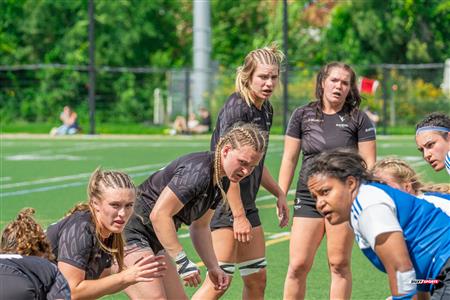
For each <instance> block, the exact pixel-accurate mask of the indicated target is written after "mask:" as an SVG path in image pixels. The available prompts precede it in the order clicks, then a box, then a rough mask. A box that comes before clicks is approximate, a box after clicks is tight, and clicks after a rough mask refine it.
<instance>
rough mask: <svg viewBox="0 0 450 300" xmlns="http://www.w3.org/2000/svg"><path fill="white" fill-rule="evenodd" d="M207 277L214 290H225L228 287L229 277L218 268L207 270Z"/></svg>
mask: <svg viewBox="0 0 450 300" xmlns="http://www.w3.org/2000/svg"><path fill="white" fill-rule="evenodd" d="M208 276H209V279H211V282H212V283H213V284H214V289H216V290H226V289H227V288H228V286H229V285H230V277H229V276H228V275H227V273H225V272H224V271H223V270H222V269H221V268H220V267H219V266H217V267H215V268H212V269H208Z"/></svg>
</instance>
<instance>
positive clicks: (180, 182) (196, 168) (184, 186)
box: [167, 162, 210, 205]
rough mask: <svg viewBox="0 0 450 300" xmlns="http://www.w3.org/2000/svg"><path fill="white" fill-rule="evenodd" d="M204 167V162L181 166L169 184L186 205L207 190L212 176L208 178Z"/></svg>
mask: <svg viewBox="0 0 450 300" xmlns="http://www.w3.org/2000/svg"><path fill="white" fill-rule="evenodd" d="M203 168H204V166H203V164H196V163H195V162H191V163H188V164H186V165H184V166H180V167H178V169H177V171H176V172H175V174H174V176H173V177H172V179H171V180H170V182H169V184H168V185H167V186H168V187H169V188H170V189H171V190H172V192H174V193H175V195H177V197H178V199H180V201H181V203H183V204H184V205H186V204H187V203H188V202H189V201H191V200H193V199H195V198H196V197H197V196H198V195H200V193H201V192H202V191H205V190H206V186H207V185H208V183H209V180H210V178H206V176H205V172H204V170H203Z"/></svg>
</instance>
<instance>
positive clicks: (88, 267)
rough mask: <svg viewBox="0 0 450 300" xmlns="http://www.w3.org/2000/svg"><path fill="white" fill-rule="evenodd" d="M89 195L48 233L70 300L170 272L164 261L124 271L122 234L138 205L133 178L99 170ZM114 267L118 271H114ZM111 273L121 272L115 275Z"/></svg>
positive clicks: (143, 262) (142, 263) (137, 264)
mask: <svg viewBox="0 0 450 300" xmlns="http://www.w3.org/2000/svg"><path fill="white" fill-rule="evenodd" d="M87 193H88V199H89V202H88V203H87V204H78V205H77V206H75V207H74V208H73V209H72V210H71V211H70V212H69V213H68V215H66V217H64V218H63V219H62V220H60V221H58V222H56V223H54V224H51V225H50V226H49V228H48V229H47V236H48V238H49V240H50V243H51V245H52V251H53V254H54V255H55V256H56V260H57V262H58V268H59V270H60V271H61V273H62V274H63V275H64V276H65V277H66V279H67V281H68V282H69V286H70V290H71V293H72V298H73V299H94V298H100V297H102V296H104V295H108V294H113V293H117V292H119V291H121V290H123V289H125V288H126V287H128V286H130V285H133V284H135V283H137V282H142V281H145V282H148V281H152V280H154V278H156V277H160V276H162V273H161V272H162V271H164V270H165V268H166V267H165V266H164V262H162V257H155V256H149V257H146V258H142V257H141V259H140V260H139V261H136V262H135V263H134V264H132V265H129V266H127V267H125V266H124V241H123V239H122V232H123V230H124V228H125V224H126V223H127V222H128V220H129V218H130V216H131V215H132V213H133V206H134V203H135V200H136V188H135V186H134V184H133V182H132V181H131V178H130V177H129V176H128V175H127V174H125V173H122V172H119V171H103V170H101V169H97V170H95V171H94V172H93V173H92V175H91V178H90V180H89V183H88V189H87ZM113 262H114V264H115V265H117V268H111V267H112V265H113ZM113 269H118V272H114V274H113Z"/></svg>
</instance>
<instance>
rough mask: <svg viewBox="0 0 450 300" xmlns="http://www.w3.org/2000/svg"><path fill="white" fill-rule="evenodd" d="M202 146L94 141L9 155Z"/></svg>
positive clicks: (172, 143) (202, 144)
mask: <svg viewBox="0 0 450 300" xmlns="http://www.w3.org/2000/svg"><path fill="white" fill-rule="evenodd" d="M169 146H171V147H176V146H183V147H201V146H204V143H200V142H198V143H182V142H180V141H177V142H150V141H149V142H138V143H130V142H120V143H94V142H89V143H85V144H81V145H80V144H77V145H73V146H69V147H64V148H59V149H58V148H56V149H55V148H51V149H42V150H36V151H31V152H25V153H15V154H14V155H8V156H6V157H5V158H8V157H10V156H11V157H14V156H18V155H39V154H44V155H45V154H46V155H57V154H66V153H75V152H82V151H91V150H102V149H111V148H129V147H143V148H144V147H145V148H159V147H169Z"/></svg>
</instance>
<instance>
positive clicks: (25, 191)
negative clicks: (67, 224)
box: [0, 170, 158, 199]
mask: <svg viewBox="0 0 450 300" xmlns="http://www.w3.org/2000/svg"><path fill="white" fill-rule="evenodd" d="M156 171H158V170H149V171H146V172H140V173H131V174H129V175H130V176H131V177H132V178H133V177H140V176H148V175H151V174H153V173H154V172H156ZM85 184H86V182H85V181H77V182H73V183H67V184H61V185H53V186H46V187H41V188H34V189H27V190H20V191H14V192H6V193H0V199H3V198H5V197H10V196H18V195H26V194H32V193H39V192H46V191H51V190H59V189H64V188H68V187H76V186H82V185H85Z"/></svg>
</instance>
